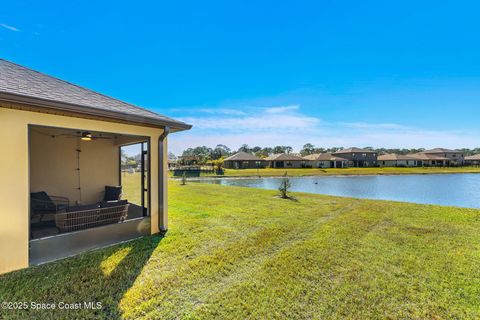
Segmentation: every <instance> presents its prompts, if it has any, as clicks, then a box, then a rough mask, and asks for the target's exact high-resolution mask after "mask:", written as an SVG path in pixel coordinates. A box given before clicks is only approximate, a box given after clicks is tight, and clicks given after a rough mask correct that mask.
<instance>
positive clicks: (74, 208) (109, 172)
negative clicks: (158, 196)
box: [28, 125, 151, 264]
mask: <svg viewBox="0 0 480 320" xmlns="http://www.w3.org/2000/svg"><path fill="white" fill-rule="evenodd" d="M28 140H29V169H30V170H29V181H30V186H29V189H30V190H29V191H30V215H29V216H30V220H29V222H30V224H29V238H30V245H29V248H30V249H29V251H30V254H29V260H30V264H38V263H43V262H47V261H52V260H56V259H59V258H62V257H65V256H69V255H73V254H76V253H78V252H82V251H85V250H88V249H91V248H96V247H101V246H105V245H110V244H113V243H117V242H121V241H126V240H130V239H134V238H137V237H140V236H143V235H149V234H151V230H150V229H151V225H150V215H151V212H150V208H151V205H150V202H151V193H150V184H151V174H150V173H151V169H150V163H151V161H150V149H151V148H150V137H148V136H140V135H130V134H122V133H117V132H100V131H89V130H85V129H72V128H59V127H48V126H38V125H30V126H29V128H28Z"/></svg>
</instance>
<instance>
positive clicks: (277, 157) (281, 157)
mask: <svg viewBox="0 0 480 320" xmlns="http://www.w3.org/2000/svg"><path fill="white" fill-rule="evenodd" d="M265 160H267V161H305V159H303V158H302V157H299V156H296V155H293V154H288V153H279V154H274V155H271V156H269V157H267V158H265Z"/></svg>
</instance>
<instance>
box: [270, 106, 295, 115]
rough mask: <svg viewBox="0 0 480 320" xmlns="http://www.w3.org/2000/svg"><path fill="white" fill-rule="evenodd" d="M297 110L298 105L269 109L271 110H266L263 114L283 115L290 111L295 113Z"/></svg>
mask: <svg viewBox="0 0 480 320" xmlns="http://www.w3.org/2000/svg"><path fill="white" fill-rule="evenodd" d="M298 109H300V106H299V105H291V106H280V107H271V108H266V109H265V113H270V114H276V113H285V112H290V111H297V110H298Z"/></svg>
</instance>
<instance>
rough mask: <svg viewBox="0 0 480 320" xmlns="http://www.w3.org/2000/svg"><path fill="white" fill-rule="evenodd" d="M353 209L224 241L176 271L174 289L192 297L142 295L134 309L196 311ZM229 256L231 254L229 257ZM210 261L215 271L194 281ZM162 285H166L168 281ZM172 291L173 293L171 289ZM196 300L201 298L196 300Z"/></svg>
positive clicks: (262, 229) (332, 212)
mask: <svg viewBox="0 0 480 320" xmlns="http://www.w3.org/2000/svg"><path fill="white" fill-rule="evenodd" d="M273 201H274V202H279V201H280V202H279V203H282V202H283V203H285V202H286V201H287V202H288V200H282V199H274V200H273ZM336 205H337V204H336ZM354 205H355V204H349V205H348V206H347V207H339V208H337V209H336V210H334V211H330V212H327V213H325V215H322V216H321V217H319V218H318V219H316V220H315V221H312V223H311V224H309V225H308V228H303V229H301V230H295V232H292V231H291V230H290V229H288V228H284V227H283V226H280V227H279V226H275V227H274V228H273V229H272V228H256V229H251V230H248V233H247V232H244V233H242V234H241V237H234V238H233V239H230V238H228V240H227V241H225V242H224V244H223V246H221V247H219V248H217V249H216V250H215V251H213V252H210V253H208V255H207V256H206V257H205V256H202V257H200V259H198V258H194V259H191V260H189V261H188V262H187V266H186V267H185V268H186V269H184V270H181V271H180V273H186V274H187V276H186V277H183V278H182V279H179V280H178V281H179V282H178V281H177V282H176V285H177V286H180V287H182V283H184V282H188V283H189V286H190V287H191V288H192V290H194V291H195V296H188V295H185V296H182V299H181V300H180V301H178V300H177V301H170V302H169V297H175V296H177V294H173V292H172V291H169V292H163V294H162V296H163V297H165V300H162V301H161V302H160V301H158V299H156V302H155V303H153V302H152V301H151V299H153V298H154V297H151V298H150V299H149V298H148V297H146V296H145V295H144V294H142V296H143V297H144V299H146V300H147V301H145V303H143V304H142V305H138V306H137V307H138V309H142V310H143V312H147V313H148V312H153V310H155V309H156V308H157V306H158V304H160V303H162V304H167V305H170V304H172V305H173V304H174V305H178V304H182V305H183V306H184V307H185V306H190V307H189V309H197V308H198V307H199V305H200V304H203V303H204V302H205V301H208V299H209V297H210V296H214V295H218V294H219V292H221V291H223V290H226V288H228V287H230V286H232V285H234V284H235V283H238V282H241V281H244V280H245V279H246V277H248V276H249V275H252V273H253V272H254V271H255V270H256V269H258V268H261V265H262V264H263V262H264V261H266V260H267V259H269V258H270V257H271V256H274V255H276V254H277V253H278V252H279V251H280V250H285V248H288V247H289V246H291V245H293V244H294V243H295V242H298V241H304V239H305V238H306V237H308V235H309V234H311V233H312V232H313V231H314V230H315V229H316V228H318V226H319V225H321V224H323V223H325V222H326V221H328V220H330V219H333V218H334V217H335V216H337V215H339V214H341V213H344V212H346V211H348V210H351V208H352V207H353V206H354ZM290 214H291V213H290ZM199 241H201V239H199ZM232 252H233V253H234V254H233V255H232ZM212 260H213V261H219V263H218V264H217V265H216V266H214V267H215V268H216V269H215V268H210V269H208V270H209V271H208V273H209V274H203V276H201V277H198V275H199V273H202V271H197V272H196V273H195V270H206V269H207V268H208V267H209V266H208V265H205V263H207V264H208V262H209V261H212ZM210 267H211V266H210ZM232 267H233V268H232ZM165 276H166V275H165ZM206 277H208V280H209V285H208V289H204V288H205V283H204V282H205V278H206ZM165 280H166V279H165ZM166 282H167V283H168V280H167V281H166ZM156 286H161V287H165V286H166V285H165V283H164V282H163V281H162V282H161V283H157V284H156ZM213 288H216V289H213ZM172 290H173V291H175V290H174V289H172ZM209 292H210V293H209ZM199 297H205V298H202V299H200V298H199ZM201 301H202V302H201ZM163 316H166V314H165V309H164V310H163ZM183 316H185V315H182V317H183Z"/></svg>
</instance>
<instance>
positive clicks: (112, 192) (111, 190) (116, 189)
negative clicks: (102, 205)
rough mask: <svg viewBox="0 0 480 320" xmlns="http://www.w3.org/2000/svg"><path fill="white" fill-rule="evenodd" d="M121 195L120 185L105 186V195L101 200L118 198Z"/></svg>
mask: <svg viewBox="0 0 480 320" xmlns="http://www.w3.org/2000/svg"><path fill="white" fill-rule="evenodd" d="M121 195H122V186H105V197H104V198H103V201H116V200H120V196H121Z"/></svg>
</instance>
